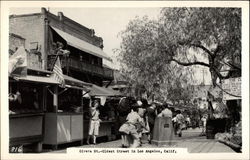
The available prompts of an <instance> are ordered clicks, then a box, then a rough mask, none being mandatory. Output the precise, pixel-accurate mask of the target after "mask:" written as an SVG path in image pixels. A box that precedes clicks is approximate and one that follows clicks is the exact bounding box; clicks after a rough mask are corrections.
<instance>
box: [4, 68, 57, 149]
mask: <svg viewBox="0 0 250 160" xmlns="http://www.w3.org/2000/svg"><path fill="white" fill-rule="evenodd" d="M32 72H33V73H32V74H31V75H29V74H28V75H24V76H11V77H10V78H9V140H10V141H9V143H10V152H25V151H24V149H23V148H24V146H27V145H31V144H34V145H36V146H35V147H32V148H35V150H36V151H37V152H41V150H42V141H43V117H44V109H45V108H46V106H45V97H44V92H45V90H46V87H47V86H54V85H57V84H58V83H57V82H56V81H54V80H53V79H52V78H51V77H50V76H49V75H47V73H46V71H44V72H43V71H39V72H38V71H32ZM34 73H36V74H34ZM37 73H40V74H39V75H38V74H37ZM20 147H21V148H22V149H21V151H20V150H19V151H17V150H16V148H20Z"/></svg>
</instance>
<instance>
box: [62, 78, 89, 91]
mask: <svg viewBox="0 0 250 160" xmlns="http://www.w3.org/2000/svg"><path fill="white" fill-rule="evenodd" d="M63 78H64V80H65V84H66V87H68V88H75V89H84V90H85V91H88V90H89V88H91V86H92V84H90V83H86V82H83V81H80V80H78V79H75V78H73V77H70V76H67V75H63Z"/></svg>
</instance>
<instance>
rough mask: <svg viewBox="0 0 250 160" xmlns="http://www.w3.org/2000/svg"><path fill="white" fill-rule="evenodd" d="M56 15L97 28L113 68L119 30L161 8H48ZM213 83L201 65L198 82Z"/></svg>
mask: <svg viewBox="0 0 250 160" xmlns="http://www.w3.org/2000/svg"><path fill="white" fill-rule="evenodd" d="M47 9H49V11H50V12H51V13H53V14H55V15H57V13H58V12H63V14H64V16H66V17H68V18H70V19H72V20H74V21H76V22H78V23H80V24H82V25H83V26H85V27H87V28H91V29H94V30H95V35H96V36H99V37H102V38H103V43H104V49H103V50H104V52H105V53H107V54H108V55H109V56H110V57H111V58H112V60H113V63H112V64H111V63H109V62H107V61H106V62H104V64H107V65H108V66H112V67H113V68H119V63H118V62H117V58H116V55H115V54H114V52H113V49H116V48H119V46H120V43H121V38H120V37H119V36H118V34H119V32H121V31H122V30H124V29H125V28H126V26H127V24H128V23H129V21H130V20H132V19H134V18H135V17H136V16H139V17H143V16H145V15H147V16H148V17H149V18H150V19H156V18H157V17H158V15H159V12H160V9H161V8H152V7H150V8H149V7H148V8H47ZM39 12H41V8H11V9H10V13H9V14H17V15H18V14H30V13H39ZM203 70H204V73H205V74H204V83H205V84H211V77H210V74H208V73H209V71H208V69H207V68H204V67H200V68H198V69H196V72H195V73H194V77H196V79H197V82H196V83H197V84H199V83H201V82H202V81H203Z"/></svg>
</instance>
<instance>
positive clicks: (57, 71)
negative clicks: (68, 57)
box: [52, 57, 65, 86]
mask: <svg viewBox="0 0 250 160" xmlns="http://www.w3.org/2000/svg"><path fill="white" fill-rule="evenodd" d="M52 76H53V78H54V79H55V80H56V81H57V82H59V83H60V84H61V85H62V86H64V84H65V82H64V78H63V71H62V67H61V63H60V59H59V57H58V58H57V59H56V63H55V65H54V68H53V75H52Z"/></svg>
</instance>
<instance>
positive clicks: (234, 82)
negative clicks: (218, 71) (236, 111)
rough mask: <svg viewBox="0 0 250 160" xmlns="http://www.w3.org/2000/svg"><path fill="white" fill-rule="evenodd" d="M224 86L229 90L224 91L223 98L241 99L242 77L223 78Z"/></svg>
mask: <svg viewBox="0 0 250 160" xmlns="http://www.w3.org/2000/svg"><path fill="white" fill-rule="evenodd" d="M222 88H223V90H224V91H226V92H227V93H226V92H223V100H234V99H241V77H238V78H229V79H226V80H223V81H222ZM228 93H229V94H228Z"/></svg>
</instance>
